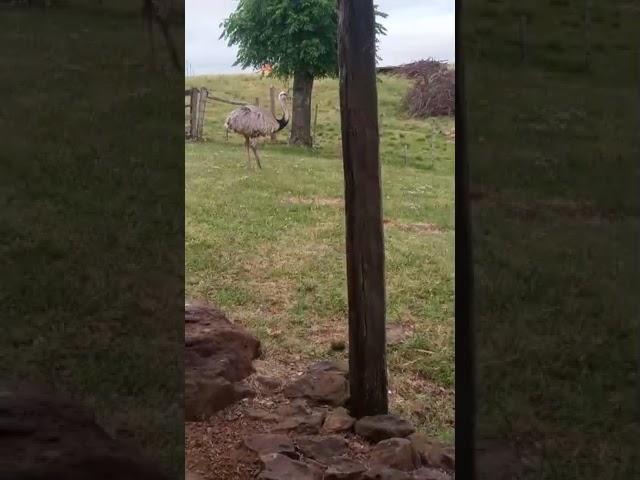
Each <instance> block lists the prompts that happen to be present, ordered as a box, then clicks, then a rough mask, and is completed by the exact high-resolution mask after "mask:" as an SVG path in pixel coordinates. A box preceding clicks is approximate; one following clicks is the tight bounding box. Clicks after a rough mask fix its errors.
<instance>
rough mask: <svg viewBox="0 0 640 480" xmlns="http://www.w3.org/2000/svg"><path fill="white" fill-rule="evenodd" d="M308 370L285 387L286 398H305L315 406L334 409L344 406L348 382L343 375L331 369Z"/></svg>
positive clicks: (346, 398) (347, 393)
mask: <svg viewBox="0 0 640 480" xmlns="http://www.w3.org/2000/svg"><path fill="white" fill-rule="evenodd" d="M324 367H325V368H322V367H320V368H316V369H309V370H308V371H307V372H306V373H305V374H304V375H303V376H302V377H300V378H299V379H297V380H295V381H294V382H292V383H290V384H289V385H287V386H285V388H284V395H285V397H287V398H306V399H308V400H310V401H312V402H314V403H317V404H329V405H332V406H334V407H339V406H342V405H344V404H345V403H346V402H347V400H348V399H349V382H348V381H347V379H346V377H345V374H344V373H342V372H340V371H337V370H336V369H335V368H333V367H329V368H326V367H327V365H325V366H324Z"/></svg>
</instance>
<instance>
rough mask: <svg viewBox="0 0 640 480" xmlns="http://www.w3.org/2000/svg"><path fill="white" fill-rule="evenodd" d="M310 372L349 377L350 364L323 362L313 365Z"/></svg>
mask: <svg viewBox="0 0 640 480" xmlns="http://www.w3.org/2000/svg"><path fill="white" fill-rule="evenodd" d="M309 372H325V373H329V372H333V373H340V374H341V375H344V376H345V377H349V364H348V362H346V361H344V360H321V361H319V362H316V363H313V364H311V365H310V366H309Z"/></svg>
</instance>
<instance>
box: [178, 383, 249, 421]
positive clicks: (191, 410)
mask: <svg viewBox="0 0 640 480" xmlns="http://www.w3.org/2000/svg"><path fill="white" fill-rule="evenodd" d="M184 393H185V400H184V410H185V419H186V420H188V421H194V420H200V419H202V418H203V417H209V416H211V415H213V414H214V413H215V412H217V411H219V410H222V409H223V408H226V407H227V406H229V405H231V404H232V403H234V402H237V401H238V400H240V399H242V398H245V397H246V396H249V395H250V393H249V392H247V390H246V389H244V388H242V387H239V386H238V384H234V383H231V382H230V381H228V380H226V379H225V378H222V377H216V376H213V377H207V376H203V377H202V378H195V376H189V377H187V378H185V386H184Z"/></svg>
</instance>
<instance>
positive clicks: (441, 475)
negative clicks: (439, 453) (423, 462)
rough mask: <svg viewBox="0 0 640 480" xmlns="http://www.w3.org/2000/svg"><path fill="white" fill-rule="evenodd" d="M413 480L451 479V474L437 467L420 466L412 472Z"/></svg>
mask: <svg viewBox="0 0 640 480" xmlns="http://www.w3.org/2000/svg"><path fill="white" fill-rule="evenodd" d="M412 480H451V476H450V475H449V474H447V473H445V472H443V471H442V470H438V469H437V468H425V467H423V468H419V469H418V470H416V471H415V472H413V473H412Z"/></svg>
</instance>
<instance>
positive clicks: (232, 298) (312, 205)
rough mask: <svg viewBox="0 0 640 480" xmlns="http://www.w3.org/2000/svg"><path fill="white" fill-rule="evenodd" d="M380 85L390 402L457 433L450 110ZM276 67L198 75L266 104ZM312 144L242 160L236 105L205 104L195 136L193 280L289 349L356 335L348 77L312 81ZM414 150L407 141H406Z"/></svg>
mask: <svg viewBox="0 0 640 480" xmlns="http://www.w3.org/2000/svg"><path fill="white" fill-rule="evenodd" d="M381 80H382V81H381V83H379V84H378V89H379V105H380V117H381V125H382V127H381V129H382V138H381V160H382V164H383V166H382V171H383V195H384V217H385V219H386V220H387V221H388V222H387V226H386V229H385V240H386V259H387V264H386V266H387V296H388V311H387V321H388V323H389V324H390V326H392V327H393V328H395V329H397V330H398V332H400V333H402V334H404V335H406V339H405V340H404V341H403V342H401V343H400V344H398V345H395V346H391V347H390V350H389V367H390V378H391V390H392V395H391V400H392V408H393V409H394V410H396V411H400V412H402V413H404V414H408V415H411V417H412V418H413V420H414V421H416V422H417V423H418V424H419V426H420V428H422V429H423V430H425V431H427V432H428V433H430V434H434V435H437V436H440V437H442V438H448V439H451V438H452V437H453V428H454V424H453V400H454V392H453V383H454V312H453V280H454V249H453V245H454V229H453V228H454V210H453V207H454V190H453V185H454V178H453V175H454V163H453V157H454V143H453V141H452V140H451V139H450V138H449V137H448V136H447V133H449V132H450V131H451V129H452V128H453V120H452V119H433V120H428V121H419V120H411V119H406V118H404V115H403V113H402V107H401V100H402V97H403V95H404V92H405V91H406V89H407V86H408V83H407V82H406V81H404V80H401V79H397V78H392V77H386V76H384V77H382V78H381ZM272 82H273V84H274V86H276V88H278V89H282V88H286V85H283V84H281V83H279V82H277V81H273V80H269V79H260V78H259V77H258V76H257V75H234V76H210V77H195V78H189V79H188V81H187V83H188V85H193V86H200V87H202V86H206V87H207V88H208V89H209V90H210V91H211V92H212V93H213V94H214V95H216V96H220V97H223V98H229V99H239V100H244V101H250V102H253V101H254V99H255V97H260V103H261V104H262V105H268V98H269V97H268V89H269V86H270V85H271V84H272ZM315 104H318V105H319V107H318V109H319V110H318V112H319V113H318V123H317V134H316V139H317V140H316V145H315V148H314V149H313V150H304V149H300V148H293V147H290V146H288V145H286V134H282V135H280V136H279V138H278V142H277V143H276V144H266V145H264V146H263V147H262V148H261V150H260V154H261V158H262V165H263V170H262V171H258V170H256V169H255V168H254V169H253V170H249V169H247V167H246V155H245V152H244V150H243V139H242V138H241V137H239V136H237V135H234V134H230V136H229V140H228V141H226V140H225V136H224V128H223V126H222V125H223V121H224V118H225V117H226V115H227V114H228V113H229V112H230V111H231V110H232V109H233V108H234V107H233V106H230V105H226V104H223V103H219V102H218V103H214V104H211V105H209V106H208V111H207V118H206V122H205V134H206V141H205V142H198V143H188V144H187V145H186V193H185V195H186V221H185V223H186V227H185V229H186V252H185V255H186V294H187V297H191V298H200V299H206V300H208V301H211V302H214V303H216V304H218V305H219V306H220V307H222V308H223V309H224V310H225V311H227V312H228V313H229V314H230V316H231V317H232V318H233V319H234V320H235V321H237V322H240V323H242V324H243V325H245V326H247V327H248V328H249V329H250V330H251V331H253V332H255V333H256V334H257V335H258V336H259V337H260V339H261V340H262V341H263V343H264V346H265V351H266V356H268V357H270V358H275V359H278V360H279V361H282V362H296V361H300V360H305V359H311V358H319V357H327V356H341V357H345V356H346V352H345V351H342V352H336V351H334V350H332V348H331V346H332V344H337V343H340V342H344V341H346V339H347V303H346V270H345V246H344V211H343V206H342V195H343V177H342V163H341V156H340V139H339V131H340V123H339V111H338V84H337V81H335V80H322V81H319V82H317V83H316V85H315V90H314V99H313V105H314V107H313V108H315ZM405 152H406V154H405Z"/></svg>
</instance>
